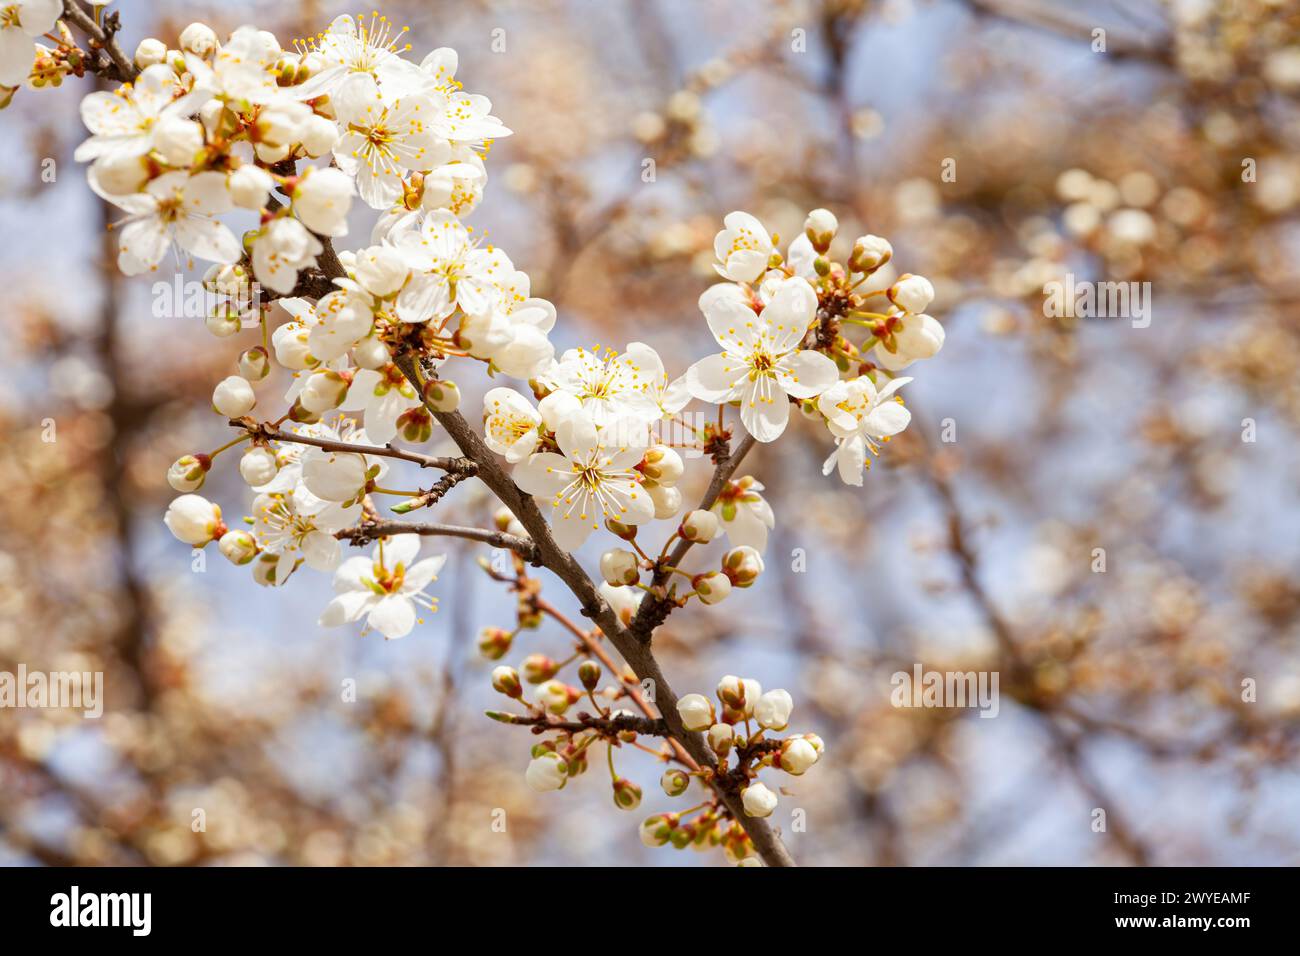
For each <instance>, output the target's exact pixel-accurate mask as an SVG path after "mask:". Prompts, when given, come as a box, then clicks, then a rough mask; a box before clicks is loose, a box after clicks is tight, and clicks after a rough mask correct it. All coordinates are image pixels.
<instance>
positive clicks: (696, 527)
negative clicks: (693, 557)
mask: <svg viewBox="0 0 1300 956" xmlns="http://www.w3.org/2000/svg"><path fill="white" fill-rule="evenodd" d="M718 528H719V524H718V516H717V515H715V514H714V513H713V512H712V511H703V510H701V509H696V510H695V511H692V512H691V513H690V514H688V515H687V516H686V518H685V520H684V521H682V523H681V525H680V527H678V529H677V530H678V531H679V532H680V533H681V536H682V537H683V538H685V539H686V540H687V541H694V542H695V543H696V544H708V543H709V542H710V541H712V540H713V539H714V538H716V537H717V535H718Z"/></svg>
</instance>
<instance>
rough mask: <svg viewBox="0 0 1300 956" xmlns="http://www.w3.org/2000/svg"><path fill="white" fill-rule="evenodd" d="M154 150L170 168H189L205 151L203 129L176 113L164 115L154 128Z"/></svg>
mask: <svg viewBox="0 0 1300 956" xmlns="http://www.w3.org/2000/svg"><path fill="white" fill-rule="evenodd" d="M153 148H154V150H155V151H156V152H157V153H158V155H159V156H161V157H162V160H163V162H164V163H166V164H167V165H169V166H183V167H186V168H188V167H189V166H190V165H191V164H192V163H193V162H194V157H195V155H196V154H197V153H198V152H199V150H201V149H203V127H202V126H200V125H199V124H198V123H196V122H194V120H190V119H185V118H184V117H183V116H180V115H178V114H175V113H164V114H163V116H162V117H161V118H160V119H159V120H158V121H157V123H156V124H155V125H154V128H153Z"/></svg>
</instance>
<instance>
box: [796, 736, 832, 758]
mask: <svg viewBox="0 0 1300 956" xmlns="http://www.w3.org/2000/svg"><path fill="white" fill-rule="evenodd" d="M800 736H802V737H803V739H804V740H806V741H808V743H810V744H812V748H813V750H815V751H817V756H818V757H820V756H821V755H822V754H824V753H825V752H826V744H824V743H823V742H822V739H821V738H820V737H818V736H817V735H816V734H801V735H800Z"/></svg>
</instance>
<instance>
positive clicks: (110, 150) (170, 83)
mask: <svg viewBox="0 0 1300 956" xmlns="http://www.w3.org/2000/svg"><path fill="white" fill-rule="evenodd" d="M0 35H2V34H0ZM180 93H181V87H180V84H179V83H178V81H177V79H176V71H175V70H173V69H172V68H171V67H170V66H168V65H166V64H164V63H158V64H155V65H154V66H150V67H147V68H146V69H145V70H144V71H143V72H142V73H141V74H140V75H139V76H138V77H136V80H135V82H134V83H124V84H123V85H122V86H120V87H118V88H117V89H116V90H115V91H114V92H112V93H108V92H104V91H100V92H95V93H90V94H88V95H87V96H86V98H85V99H83V100H82V101H81V121H82V122H83V123H85V124H86V128H87V129H88V130H90V132H91V134H92V135H91V137H90V138H89V139H87V140H86V141H85V142H83V143H82V144H81V145H80V146H78V147H77V151H76V152H75V153H74V154H73V155H74V157H75V158H76V160H77V162H79V163H84V162H87V161H89V160H92V159H98V158H100V157H101V156H123V155H125V156H143V155H144V154H145V153H147V152H149V150H150V149H152V148H153V130H154V127H155V126H157V125H158V120H159V119H161V118H162V117H164V116H180V117H185V116H187V115H188V114H189V113H190V112H193V109H194V107H195V106H197V105H198V104H197V103H195V102H194V97H191V96H181V97H180V98H178V96H179V94H180Z"/></svg>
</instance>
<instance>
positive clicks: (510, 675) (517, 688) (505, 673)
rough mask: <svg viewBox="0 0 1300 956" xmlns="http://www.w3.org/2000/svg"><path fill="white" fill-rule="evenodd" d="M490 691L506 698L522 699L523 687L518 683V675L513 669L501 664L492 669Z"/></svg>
mask: <svg viewBox="0 0 1300 956" xmlns="http://www.w3.org/2000/svg"><path fill="white" fill-rule="evenodd" d="M492 689H493V690H494V691H496V692H497V693H498V694H505V695H506V696H507V697H515V698H518V697H522V696H523V695H524V688H523V685H522V684H520V683H519V673H518V672H517V671H516V670H515V669H514V668H513V667H507V666H506V665H504V664H502V665H501V666H500V667H494V668H493V669H492Z"/></svg>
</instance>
